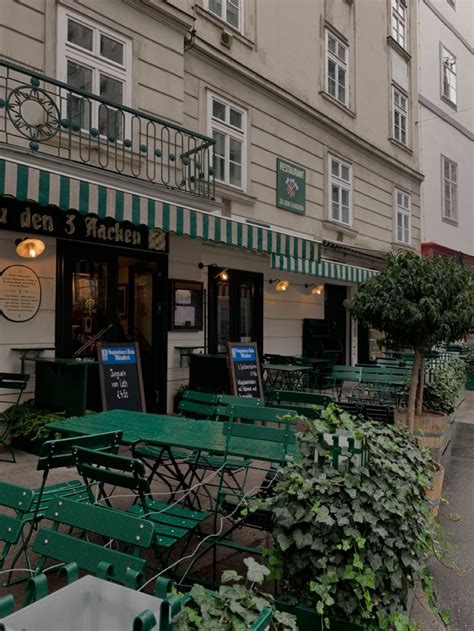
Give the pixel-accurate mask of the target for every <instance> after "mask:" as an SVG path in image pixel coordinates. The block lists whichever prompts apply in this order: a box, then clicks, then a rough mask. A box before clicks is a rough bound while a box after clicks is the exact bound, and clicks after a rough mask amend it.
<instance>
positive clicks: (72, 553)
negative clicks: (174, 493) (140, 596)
mask: <svg viewBox="0 0 474 631" xmlns="http://www.w3.org/2000/svg"><path fill="white" fill-rule="evenodd" d="M97 510H103V509H100V508H98V509H97ZM33 551H34V552H35V553H36V554H39V555H40V556H41V557H43V558H48V559H54V560H56V561H61V562H62V563H71V562H76V563H77V565H78V566H79V568H80V569H81V570H84V571H86V572H90V573H92V574H95V573H96V572H97V570H98V565H99V563H101V562H102V563H110V564H111V565H112V566H113V570H114V572H113V580H114V581H115V582H117V583H121V584H128V583H129V569H131V570H133V571H135V572H138V573H139V574H143V572H144V571H145V567H146V561H145V560H144V559H140V558H139V557H136V556H132V555H131V554H126V553H124V552H118V551H117V550H113V549H112V548H105V547H104V546H103V545H99V544H96V543H92V542H90V541H86V540H85V539H79V538H77V537H72V536H70V535H67V534H64V533H61V532H57V531H56V530H51V529H48V528H42V529H41V530H40V531H39V532H38V534H37V536H36V539H35V542H34V544H33Z"/></svg>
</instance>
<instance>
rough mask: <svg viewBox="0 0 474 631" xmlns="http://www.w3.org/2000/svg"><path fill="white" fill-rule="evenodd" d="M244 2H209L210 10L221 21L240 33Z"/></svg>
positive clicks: (230, 0)
mask: <svg viewBox="0 0 474 631" xmlns="http://www.w3.org/2000/svg"><path fill="white" fill-rule="evenodd" d="M242 3H243V0H208V8H209V11H210V12H211V13H214V14H215V15H217V16H218V17H220V19H221V20H224V22H227V24H229V25H230V26H232V27H233V28H235V29H237V30H238V31H240V22H241V9H242V7H241V5H242Z"/></svg>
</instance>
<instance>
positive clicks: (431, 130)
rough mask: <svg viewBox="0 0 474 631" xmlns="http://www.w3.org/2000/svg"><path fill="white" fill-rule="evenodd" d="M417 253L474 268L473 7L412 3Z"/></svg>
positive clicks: (454, 1) (438, 0)
mask: <svg viewBox="0 0 474 631" xmlns="http://www.w3.org/2000/svg"><path fill="white" fill-rule="evenodd" d="M418 29H419V38H418V45H419V61H420V79H419V95H418V102H419V123H418V125H419V134H420V160H421V169H422V171H423V173H424V175H425V181H424V183H423V185H422V251H423V252H424V253H426V254H428V255H429V254H432V253H437V254H442V255H447V256H454V257H457V258H459V260H460V261H461V262H462V263H463V264H464V265H465V266H466V267H468V268H470V269H474V206H473V199H474V181H473V177H472V176H473V173H474V144H473V141H474V82H473V79H474V6H473V4H472V2H470V1H469V0H446V1H443V0H423V1H420V2H419V27H418Z"/></svg>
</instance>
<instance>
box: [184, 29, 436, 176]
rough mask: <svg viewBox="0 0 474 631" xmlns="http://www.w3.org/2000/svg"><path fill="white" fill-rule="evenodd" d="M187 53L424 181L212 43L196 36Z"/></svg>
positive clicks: (397, 161)
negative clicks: (249, 84)
mask: <svg viewBox="0 0 474 631" xmlns="http://www.w3.org/2000/svg"><path fill="white" fill-rule="evenodd" d="M188 54H193V55H198V56H199V55H200V56H202V57H203V58H205V60H206V62H207V63H209V61H211V62H212V63H214V65H215V66H216V68H217V69H219V70H222V69H227V70H230V71H232V73H234V74H237V75H240V77H242V79H244V80H245V81H247V82H251V83H252V84H253V85H254V86H256V87H258V88H260V89H261V90H263V91H265V92H266V93H270V94H271V96H272V97H273V98H278V99H280V101H283V102H284V103H285V104H286V105H288V104H289V105H291V106H292V107H293V108H295V109H298V110H299V111H300V112H301V113H302V114H304V115H306V116H307V117H308V118H309V119H310V120H311V122H313V123H314V122H317V123H319V124H320V125H322V126H324V127H325V128H326V129H329V130H330V131H331V132H332V133H333V134H335V135H337V136H339V137H340V138H342V139H343V140H345V141H348V142H351V143H353V144H354V145H356V146H357V147H358V148H360V149H362V150H363V151H365V152H366V153H368V154H370V155H371V156H376V157H377V158H379V159H380V160H383V161H384V162H386V163H387V164H390V165H391V166H393V167H395V168H397V169H400V170H401V171H403V172H404V173H405V174H406V175H408V176H410V177H412V178H413V179H415V180H418V181H420V182H421V181H423V179H424V175H423V174H422V173H421V172H420V171H418V170H417V169H414V168H413V167H411V166H409V165H407V164H405V163H404V162H401V161H400V160H397V159H396V158H394V157H393V156H391V155H389V154H388V153H386V152H385V151H384V150H383V149H380V147H377V146H376V145H374V144H372V143H370V142H369V141H367V140H365V139H364V138H362V137H361V136H359V135H357V134H356V133H354V132H352V131H350V130H348V129H346V128H344V127H341V124H340V123H339V122H338V121H336V120H334V119H332V118H331V117H329V116H327V115H326V114H323V113H322V112H320V111H319V110H316V109H315V108H314V107H311V106H310V105H308V104H307V103H305V102H304V101H302V100H301V99H299V98H298V97H297V96H295V95H294V94H291V93H290V92H288V91H287V90H285V88H283V87H281V86H280V85H278V84H276V83H274V82H273V81H271V80H269V79H267V78H265V77H262V76H260V75H258V74H256V73H255V72H253V71H252V70H250V69H249V68H247V67H245V66H244V65H243V64H241V63H240V62H238V61H236V60H235V59H233V58H232V57H230V56H229V55H227V54H226V53H225V52H223V51H222V50H220V49H218V48H216V47H214V46H212V44H209V43H208V42H205V41H204V40H202V39H200V38H199V37H196V40H195V44H194V47H193V48H192V49H190V50H189V51H188Z"/></svg>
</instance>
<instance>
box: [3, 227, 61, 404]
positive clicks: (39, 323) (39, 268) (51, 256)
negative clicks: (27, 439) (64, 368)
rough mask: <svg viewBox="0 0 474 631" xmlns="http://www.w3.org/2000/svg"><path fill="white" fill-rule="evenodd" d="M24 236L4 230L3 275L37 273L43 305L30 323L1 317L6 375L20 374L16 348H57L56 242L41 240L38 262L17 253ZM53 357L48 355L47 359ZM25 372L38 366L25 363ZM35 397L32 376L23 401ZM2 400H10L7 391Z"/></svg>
mask: <svg viewBox="0 0 474 631" xmlns="http://www.w3.org/2000/svg"><path fill="white" fill-rule="evenodd" d="M24 237H25V235H24V234H20V233H16V232H12V231H10V230H0V272H2V271H3V270H4V269H5V267H8V266H9V265H26V266H27V267H29V268H30V269H32V270H34V271H35V272H36V274H37V275H38V277H39V279H40V283H41V291H42V294H41V305H40V309H39V311H38V313H37V314H36V315H35V316H34V318H33V319H32V320H29V321H28V322H10V321H9V320H7V319H6V318H4V317H3V315H0V367H1V368H0V370H2V371H3V372H19V371H20V358H19V353H15V352H13V351H12V350H11V348H12V347H27V346H45V347H46V346H54V318H55V303H56V284H55V283H56V280H55V278H56V240H55V239H53V238H51V237H41V238H42V239H43V241H44V242H45V244H46V250H45V252H44V253H43V254H42V255H41V256H40V257H39V258H37V259H23V258H20V257H19V256H18V255H17V254H16V251H15V239H17V238H24ZM50 354H51V353H46V354H45V355H44V356H48V355H50ZM25 372H27V373H30V374H32V375H34V365H33V364H32V363H31V362H26V363H25ZM33 394H34V378H33V377H32V378H31V379H30V382H29V384H28V387H27V389H26V390H25V393H24V395H23V399H22V400H26V399H29V398H32V397H33ZM1 398H6V397H4V396H3V392H2V396H1ZM8 398H10V397H8ZM2 407H5V406H4V405H3V406H2Z"/></svg>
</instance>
